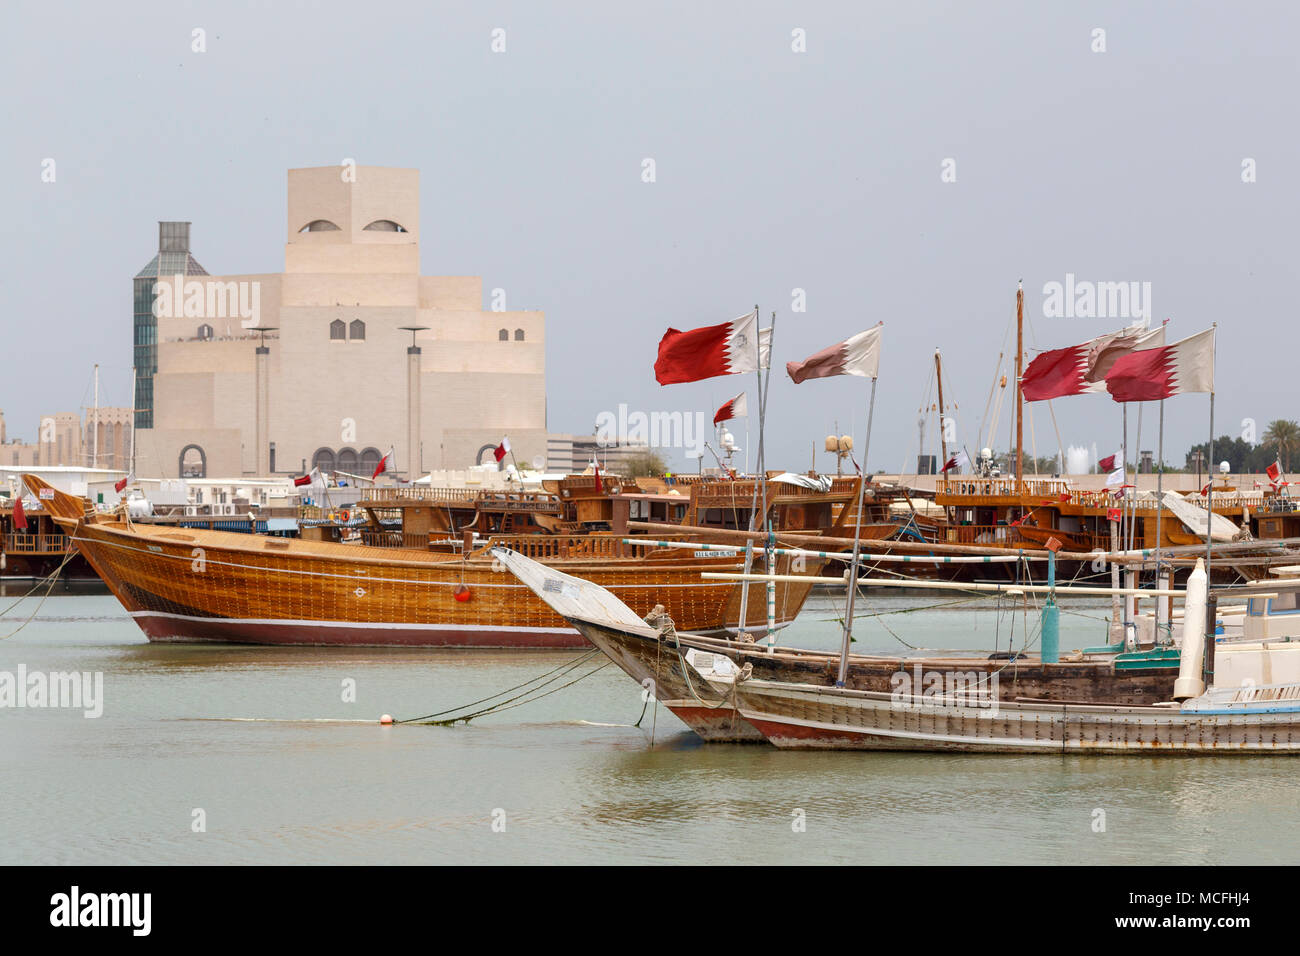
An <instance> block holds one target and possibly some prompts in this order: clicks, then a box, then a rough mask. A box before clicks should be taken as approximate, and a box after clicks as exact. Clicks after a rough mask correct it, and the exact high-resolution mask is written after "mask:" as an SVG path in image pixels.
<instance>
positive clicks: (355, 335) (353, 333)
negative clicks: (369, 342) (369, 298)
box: [348, 319, 366, 339]
mask: <svg viewBox="0 0 1300 956" xmlns="http://www.w3.org/2000/svg"><path fill="white" fill-rule="evenodd" d="M365 337H366V323H364V322H362V321H361V320H360V319H353V320H352V324H351V325H350V326H348V338H350V339H364V338H365Z"/></svg>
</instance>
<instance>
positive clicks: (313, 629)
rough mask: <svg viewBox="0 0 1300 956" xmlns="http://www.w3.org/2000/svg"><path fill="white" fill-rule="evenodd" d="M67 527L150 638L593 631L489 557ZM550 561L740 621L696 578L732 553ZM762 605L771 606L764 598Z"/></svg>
mask: <svg viewBox="0 0 1300 956" xmlns="http://www.w3.org/2000/svg"><path fill="white" fill-rule="evenodd" d="M70 531H71V532H72V534H73V538H74V540H75V542H76V544H77V546H78V548H79V549H80V551H81V552H82V553H83V554H84V555H85V556H86V559H87V560H88V561H89V562H90V564H91V566H92V567H94V569H95V571H96V572H97V573H98V574H99V576H100V577H101V578H102V579H103V580H104V581H105V583H106V584H107V585H108V587H109V589H110V590H111V591H112V592H113V594H114V595H115V596H116V597H117V598H118V600H119V601H121V603H122V605H123V607H124V608H125V609H126V610H127V612H128V613H129V614H130V615H131V617H132V619H133V620H135V622H136V623H137V625H139V627H140V628H141V630H142V631H143V632H144V634H145V636H146V637H148V638H149V640H151V641H163V642H220V643H230V642H233V643H246V644H276V645H287V644H305V645H325V646H366V645H370V646H421V647H465V648H488V647H501V648H533V647H535V648H569V647H582V646H586V644H587V642H586V640H585V639H584V638H583V637H582V635H581V634H580V633H579V632H578V631H577V629H575V628H574V627H572V626H571V625H570V624H568V623H567V622H566V621H564V619H563V618H561V617H559V616H558V615H557V614H555V612H554V611H552V610H551V609H550V608H549V607H548V606H547V605H546V604H545V603H544V602H542V601H541V600H540V599H539V598H538V597H537V596H536V595H534V594H533V593H532V592H531V591H530V590H529V589H528V588H526V587H524V586H523V585H521V584H520V583H519V582H518V581H516V580H515V579H514V577H513V576H512V575H510V574H508V573H507V572H506V571H505V570H504V568H502V567H500V566H499V565H497V564H496V563H495V562H494V561H492V560H491V559H486V558H471V559H469V560H466V561H462V560H461V559H460V558H459V557H457V556H450V555H441V554H434V553H429V552H418V551H416V552H395V551H391V550H384V549H377V548H368V547H365V546H352V545H343V544H333V543H320V542H298V541H289V540H286V539H277V538H268V537H260V536H252V535H243V534H234V533H228V532H221V531H205V530H200V529H184V530H165V531H162V532H158V531H152V530H141V529H140V528H139V527H138V526H135V527H131V526H127V525H124V524H121V523H119V522H93V521H92V522H80V523H78V524H77V525H76V527H75V528H73V529H70ZM554 564H555V565H556V566H557V567H561V568H567V569H571V570H572V572H573V573H574V574H577V575H579V576H581V577H582V578H584V579H588V580H591V581H593V582H596V583H598V584H601V585H602V586H604V587H607V588H609V589H610V590H611V591H612V592H613V593H615V594H617V595H618V596H619V597H620V599H622V600H623V601H624V602H626V603H627V604H628V605H629V606H630V607H632V608H633V609H634V610H636V612H637V613H638V614H645V613H648V612H649V611H650V610H651V609H652V608H653V607H654V605H656V604H664V605H666V607H667V608H668V611H669V613H670V614H672V615H673V617H674V618H675V619H680V620H683V621H684V622H686V626H689V627H691V629H692V630H695V631H700V632H703V633H716V634H725V633H726V625H727V624H728V623H734V621H735V617H734V614H735V612H734V611H733V610H732V609H733V607H734V605H735V604H736V603H737V601H738V588H737V586H735V585H733V584H731V583H729V582H718V581H704V580H702V579H701V577H700V573H701V571H705V570H736V569H737V567H738V566H737V565H736V564H735V559H734V558H726V557H723V558H709V557H705V558H692V557H689V556H688V557H687V558H686V559H683V558H682V557H678V556H673V555H669V556H661V555H654V556H652V557H650V558H640V557H626V558H610V559H608V560H591V559H583V560H577V561H565V560H558V561H555V562H554ZM811 570H812V571H813V572H815V571H816V570H819V568H813V569H811ZM810 589H811V580H810V582H809V584H808V585H802V584H798V585H795V586H793V587H792V588H790V589H787V590H786V591H782V592H779V593H778V602H777V608H776V612H777V623H778V624H785V623H788V622H789V621H790V620H792V619H793V618H794V616H795V615H797V614H798V612H799V610H800V608H801V607H802V605H803V600H804V598H805V597H806V595H807V593H808V591H809V590H810ZM458 595H459V596H458ZM752 611H753V608H752V607H751V612H752ZM759 612H760V613H763V614H765V613H766V611H765V609H764V608H762V607H761V606H760V608H759ZM753 619H754V618H753V615H752V614H751V616H750V620H751V621H752V620H753Z"/></svg>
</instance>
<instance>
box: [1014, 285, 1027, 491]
mask: <svg viewBox="0 0 1300 956" xmlns="http://www.w3.org/2000/svg"><path fill="white" fill-rule="evenodd" d="M1024 361H1025V283H1024V280H1023V279H1022V280H1020V282H1019V283H1018V284H1017V286H1016V493H1017V494H1020V495H1023V494H1024V476H1023V475H1022V474H1021V468H1022V465H1021V463H1022V462H1023V461H1024V454H1025V417H1024V410H1025V406H1024V399H1023V396H1022V395H1021V394H1020V376H1021V375H1022V374H1023V373H1024V368H1023V366H1024Z"/></svg>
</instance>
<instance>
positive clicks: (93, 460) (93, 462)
mask: <svg viewBox="0 0 1300 956" xmlns="http://www.w3.org/2000/svg"><path fill="white" fill-rule="evenodd" d="M90 427H91V429H93V430H92V431H91V438H90V448H91V452H90V467H91V468H98V467H99V363H98V362H96V363H95V413H94V424H93V425H91V426H90Z"/></svg>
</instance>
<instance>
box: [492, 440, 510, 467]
mask: <svg viewBox="0 0 1300 956" xmlns="http://www.w3.org/2000/svg"><path fill="white" fill-rule="evenodd" d="M508 454H510V439H509V438H502V439H501V444H499V445H497V447H496V448H493V449H492V457H493V458H495V459H496V460H497V463H498V464H499V463H500V462H501V459H502V458H505V457H506V455H508Z"/></svg>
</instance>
